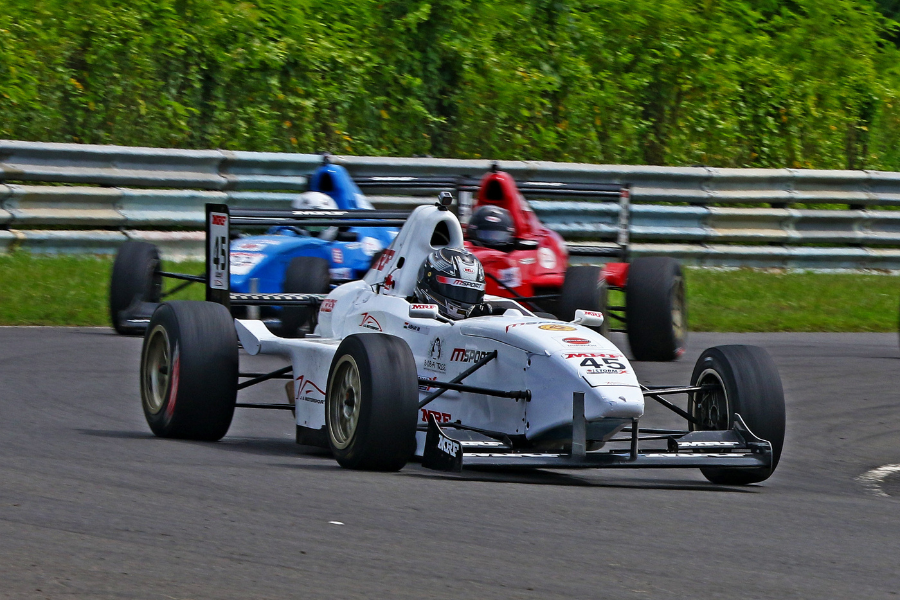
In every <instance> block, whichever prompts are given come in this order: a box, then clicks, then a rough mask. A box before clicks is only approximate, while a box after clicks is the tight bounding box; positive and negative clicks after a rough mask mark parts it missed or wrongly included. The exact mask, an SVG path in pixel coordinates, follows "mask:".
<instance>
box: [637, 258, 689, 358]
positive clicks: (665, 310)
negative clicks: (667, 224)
mask: <svg viewBox="0 0 900 600" xmlns="http://www.w3.org/2000/svg"><path fill="white" fill-rule="evenodd" d="M679 299H680V302H678V300H679ZM676 304H680V312H681V332H680V337H679V333H677V332H676V329H675V322H674V319H673V316H672V315H673V309H674V308H675V306H676ZM625 313H626V319H627V333H628V341H629V345H630V347H631V351H632V354H633V355H634V358H635V360H643V361H670V360H676V359H678V358H679V357H681V356H682V355H683V354H684V351H685V347H686V345H687V302H686V298H685V285H684V273H683V272H682V270H681V265H680V264H679V263H678V261H677V260H675V259H672V258H669V257H663V256H653V257H641V258H638V259H635V260H634V262H632V263H631V265H630V266H629V268H628V280H627V282H626V287H625Z"/></svg>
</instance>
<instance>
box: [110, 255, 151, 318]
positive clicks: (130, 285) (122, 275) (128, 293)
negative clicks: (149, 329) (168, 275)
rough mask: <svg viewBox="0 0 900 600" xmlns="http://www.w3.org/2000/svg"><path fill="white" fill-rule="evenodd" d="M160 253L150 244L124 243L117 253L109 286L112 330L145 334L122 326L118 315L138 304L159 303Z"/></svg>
mask: <svg viewBox="0 0 900 600" xmlns="http://www.w3.org/2000/svg"><path fill="white" fill-rule="evenodd" d="M159 267H160V257H159V250H158V249H157V248H156V246H154V245H153V244H150V243H147V242H137V241H128V242H125V243H124V244H123V245H122V246H121V247H120V248H119V251H118V252H117V253H116V259H115V261H114V262H113V267H112V274H111V276H110V285H109V313H110V320H111V321H112V324H113V328H114V329H115V330H116V331H117V332H118V333H121V334H131V333H142V329H140V328H132V327H128V326H127V325H125V324H124V323H122V322H121V320H120V317H119V313H120V312H121V311H123V310H125V309H127V308H128V307H129V306H131V305H132V304H133V303H134V302H135V301H136V300H138V301H141V302H154V303H155V302H159V301H160V297H161V292H162V278H161V277H160V276H158V275H157V271H159Z"/></svg>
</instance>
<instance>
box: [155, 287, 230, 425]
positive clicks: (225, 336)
mask: <svg viewBox="0 0 900 600" xmlns="http://www.w3.org/2000/svg"><path fill="white" fill-rule="evenodd" d="M157 327H163V328H165V330H166V334H167V336H168V349H169V361H170V371H171V374H170V377H169V381H168V382H167V385H166V394H165V398H164V401H163V402H162V404H161V407H160V410H159V411H158V412H157V413H155V414H154V413H152V412H151V411H150V410H149V407H148V403H147V393H148V391H147V389H146V388H147V379H146V378H147V376H148V373H147V352H148V347H149V343H150V341H151V339H152V336H153V334H154V331H156V329H157ZM238 361H239V358H238V342H237V334H236V332H235V329H234V321H233V319H232V318H231V315H230V314H229V312H228V309H226V308H225V307H224V306H222V305H220V304H214V303H211V302H199V301H190V300H175V301H172V302H167V303H164V304H161V305H160V306H159V307H158V308H157V309H156V311H154V313H153V316H152V317H151V319H150V325H149V326H148V328H147V332H146V334H145V336H144V344H143V348H142V351H141V379H140V388H141V405H142V408H143V411H144V416H145V418H146V419H147V423H148V425H149V426H150V429H151V431H153V433H154V434H156V435H157V436H160V437H174V438H182V439H192V440H204V441H215V440H218V439H221V438H222V436H224V435H225V434H226V433H227V431H228V428H229V427H230V425H231V420H232V417H233V416H234V408H235V402H236V400H237V380H238Z"/></svg>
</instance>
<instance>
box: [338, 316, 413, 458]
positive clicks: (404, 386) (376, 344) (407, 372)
mask: <svg viewBox="0 0 900 600" xmlns="http://www.w3.org/2000/svg"><path fill="white" fill-rule="evenodd" d="M418 389H419V388H418V376H417V374H416V361H415V358H414V357H413V354H412V351H411V350H410V349H409V346H408V345H407V344H406V342H404V341H403V340H402V339H400V338H398V337H395V336H392V335H387V334H381V333H366V334H357V335H351V336H348V337H346V338H344V340H343V341H342V342H341V345H340V346H339V347H338V350H337V352H336V353H335V355H334V359H333V360H332V362H331V369H330V370H329V372H328V387H327V390H326V397H325V424H326V429H327V432H328V444H329V447H330V448H331V452H332V454H333V455H334V457H335V459H337V461H338V463H339V464H340V465H341V466H342V467H345V468H348V469H365V470H372V471H398V470H400V469H402V468H403V466H404V465H405V464H406V463H407V461H409V459H410V457H411V456H412V454H413V452H414V451H415V448H416V424H417V423H416V417H417V415H418V410H417V409H418V400H419V393H418Z"/></svg>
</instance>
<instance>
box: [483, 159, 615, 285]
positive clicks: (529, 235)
mask: <svg viewBox="0 0 900 600" xmlns="http://www.w3.org/2000/svg"><path fill="white" fill-rule="evenodd" d="M484 205H493V206H497V207H500V208H503V209H506V210H507V211H509V214H510V215H511V216H512V220H513V225H514V226H515V228H516V231H515V237H516V239H518V240H531V241H534V242H537V243H538V246H537V247H536V248H533V249H528V250H513V251H511V252H502V251H500V250H493V249H491V248H485V247H483V246H476V245H475V244H473V243H472V242H470V241H468V240H467V241H466V248H468V249H469V250H470V251H471V252H472V253H473V254H475V256H477V257H478V260H480V261H481V264H482V265H483V266H484V271H485V273H486V274H490V275H493V276H494V277H496V278H497V279H500V280H501V281H503V282H504V283H505V284H506V285H508V286H509V287H511V288H512V289H514V290H515V291H516V293H518V294H519V295H520V296H526V297H528V296H536V295H539V294H548V293H549V294H555V293H559V290H560V289H561V288H562V285H563V281H564V280H565V277H566V268H567V267H568V264H569V252H568V250H567V249H566V243H565V242H564V241H563V239H562V237H561V236H560V235H559V234H558V233H556V232H555V231H551V230H550V229H547V228H546V227H544V225H543V224H542V223H541V222H540V221H539V220H538V218H537V216H536V215H535V214H534V211H532V210H531V207H529V206H528V203H527V202H526V201H525V198H524V197H522V194H520V193H519V189H518V188H517V187H516V182H515V180H514V179H513V178H512V176H511V175H510V174H509V173H505V172H503V171H494V172H491V173H487V174H486V175H485V176H484V177H483V178H482V179H481V185H480V186H479V188H478V197H477V198H476V200H475V205H474V206H473V207H472V209H473V210H474V209H476V208H478V207H480V206H484ZM610 267H612V268H610ZM615 267H618V268H615ZM627 271H628V265H627V264H626V263H609V264H608V265H607V266H606V267H605V268H604V277H606V278H607V279H611V277H610V276H609V275H608V274H607V273H609V274H610V275H612V274H613V273H615V275H614V276H613V277H612V278H615V279H616V280H617V281H618V280H621V281H622V285H621V286H617V287H624V280H625V277H627ZM609 283H610V285H617V284H614V283H613V282H612V281H610V282H609ZM486 292H487V293H488V294H493V295H496V296H502V297H506V298H512V297H513V294H511V293H510V292H509V291H508V290H506V289H504V288H502V287H501V286H500V285H498V284H497V282H496V281H494V280H493V279H491V278H490V277H487V289H486Z"/></svg>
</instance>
